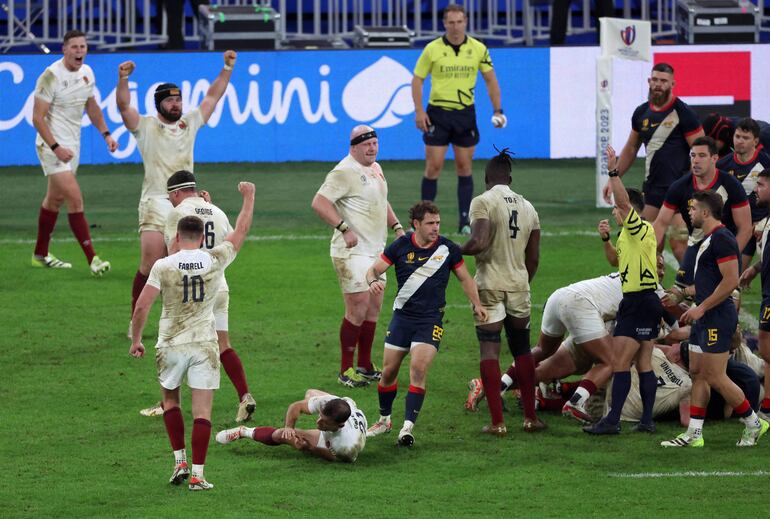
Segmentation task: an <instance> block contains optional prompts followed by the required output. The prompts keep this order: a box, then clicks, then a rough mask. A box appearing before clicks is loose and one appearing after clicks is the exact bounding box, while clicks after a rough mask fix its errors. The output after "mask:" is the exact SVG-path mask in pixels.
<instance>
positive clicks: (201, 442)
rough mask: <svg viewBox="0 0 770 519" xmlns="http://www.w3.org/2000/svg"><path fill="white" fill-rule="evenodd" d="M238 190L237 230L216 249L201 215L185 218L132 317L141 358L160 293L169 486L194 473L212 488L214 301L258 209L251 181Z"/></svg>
mask: <svg viewBox="0 0 770 519" xmlns="http://www.w3.org/2000/svg"><path fill="white" fill-rule="evenodd" d="M238 190H239V191H240V192H241V194H242V195H243V205H242V207H241V212H240V214H239V215H238V219H237V221H236V222H235V230H234V231H233V232H231V233H229V234H228V235H227V236H226V237H225V240H224V242H223V243H222V244H221V245H219V246H217V247H214V248H213V249H211V250H207V249H202V248H201V246H202V245H203V244H204V241H205V227H204V224H203V220H201V219H200V218H198V217H197V216H185V217H183V218H181V219H180V220H179V223H178V225H177V233H176V237H175V238H174V243H175V247H177V248H178V249H179V251H178V252H176V253H175V254H172V255H171V256H168V257H166V258H163V259H160V260H158V261H157V262H155V264H154V265H153V267H152V269H151V271H150V276H149V279H148V280H147V284H146V285H145V287H144V289H143V290H142V293H141V294H140V296H139V299H138V300H137V302H136V309H135V311H134V315H133V317H132V326H131V332H132V344H131V348H130V350H129V354H131V355H132V356H134V357H137V358H139V357H142V356H144V352H145V348H144V345H143V344H142V330H143V329H144V325H145V323H146V321H147V315H148V314H149V312H150V308H152V304H153V302H154V301H155V299H156V298H157V297H158V295H159V294H161V293H162V299H163V311H162V313H161V317H160V324H159V331H158V342H157V344H156V345H155V349H156V354H155V361H156V366H157V370H158V381H159V382H160V386H161V392H162V395H163V409H164V413H163V421H164V423H165V425H166V432H167V433H168V437H169V440H170V441H171V449H172V450H173V452H174V471H173V472H172V474H171V479H170V480H169V482H170V483H172V484H175V485H179V484H181V483H182V482H183V481H184V480H185V479H187V478H188V477H190V482H189V488H190V490H210V489H211V488H213V487H214V485H212V484H211V483H209V482H208V481H206V478H205V477H204V474H203V468H204V464H205V462H206V452H207V450H208V444H209V439H210V437H211V406H212V402H213V399H214V390H215V389H219V346H218V345H217V334H216V330H215V324H214V306H215V304H216V301H217V298H218V296H219V292H220V289H221V287H222V284H223V283H224V282H225V278H224V275H223V273H224V270H225V267H227V266H228V265H229V264H230V263H231V262H232V261H233V260H234V259H235V255H236V254H237V252H238V251H239V250H240V248H241V245H243V242H244V241H245V239H246V235H247V234H248V231H249V228H250V227H251V220H252V213H253V212H254V191H255V190H254V184H252V183H250V182H241V183H240V184H238ZM185 378H187V385H188V386H189V387H190V393H191V396H192V406H191V407H192V414H193V419H194V421H193V430H192V471H191V470H190V467H189V466H188V464H187V454H186V451H185V438H184V418H183V417H182V411H181V409H180V407H179V406H180V396H179V388H180V386H181V385H182V381H183V380H184V379H185Z"/></svg>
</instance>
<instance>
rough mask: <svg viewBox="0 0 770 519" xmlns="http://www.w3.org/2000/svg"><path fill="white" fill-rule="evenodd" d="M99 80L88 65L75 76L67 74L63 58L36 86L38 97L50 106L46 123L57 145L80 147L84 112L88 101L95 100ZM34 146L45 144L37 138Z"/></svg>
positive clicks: (38, 136)
mask: <svg viewBox="0 0 770 519" xmlns="http://www.w3.org/2000/svg"><path fill="white" fill-rule="evenodd" d="M95 83H96V78H95V77H94V71H93V70H91V67H89V66H88V65H86V64H85V63H84V64H83V65H81V66H80V69H78V70H77V71H75V72H72V71H70V70H67V67H65V66H64V58H62V59H60V60H59V61H56V62H55V63H52V64H51V65H50V66H49V67H47V68H46V69H45V70H44V71H43V73H42V74H40V77H39V78H37V83H36V84H35V97H37V98H38V99H40V100H41V101H45V102H47V103H51V108H50V109H49V110H48V115H46V118H45V121H46V123H47V124H48V127H49V128H50V129H51V133H52V134H53V136H54V138H55V139H56V142H58V143H59V144H60V145H62V146H65V147H70V146H78V145H79V144H80V127H81V124H82V121H83V110H84V109H85V106H86V101H88V98H89V97H93V96H94V86H95ZM35 144H36V145H38V146H40V145H43V144H45V141H43V138H42V137H41V136H40V134H37V138H36V140H35Z"/></svg>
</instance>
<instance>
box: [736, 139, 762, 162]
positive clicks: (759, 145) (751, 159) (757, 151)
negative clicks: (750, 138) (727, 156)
mask: <svg viewBox="0 0 770 519" xmlns="http://www.w3.org/2000/svg"><path fill="white" fill-rule="evenodd" d="M761 149H762V143H760V144H757V148H756V149H755V150H754V155H752V156H751V158H750V159H749V160H747V161H746V162H741V161H740V159H739V158H738V154H736V153H735V152H734V151H733V160H735V163H736V164H738V165H739V166H746V165H748V164H751V163H752V162H754V161H755V160H757V157H758V156H759V152H760V150H761Z"/></svg>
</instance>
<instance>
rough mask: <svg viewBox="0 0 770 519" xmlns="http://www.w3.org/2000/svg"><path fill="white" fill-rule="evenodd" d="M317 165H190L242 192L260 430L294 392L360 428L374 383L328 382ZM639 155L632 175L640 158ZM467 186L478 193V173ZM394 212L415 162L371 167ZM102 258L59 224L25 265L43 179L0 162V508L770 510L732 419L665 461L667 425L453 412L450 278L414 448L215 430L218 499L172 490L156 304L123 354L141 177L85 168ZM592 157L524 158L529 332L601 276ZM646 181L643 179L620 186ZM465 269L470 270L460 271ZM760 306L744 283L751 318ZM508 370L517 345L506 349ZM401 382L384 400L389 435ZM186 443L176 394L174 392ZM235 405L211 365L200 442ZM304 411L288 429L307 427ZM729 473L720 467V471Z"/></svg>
mask: <svg viewBox="0 0 770 519" xmlns="http://www.w3.org/2000/svg"><path fill="white" fill-rule="evenodd" d="M331 166H332V164H329V163H301V164H293V163H284V164H260V165H254V164H200V165H199V166H198V168H197V170H196V173H197V174H198V176H199V183H200V186H201V187H202V188H205V189H208V190H209V191H211V193H212V195H213V197H214V202H215V203H216V204H218V205H219V206H220V207H222V208H223V209H224V210H225V211H226V212H227V213H228V214H229V215H230V216H231V218H233V219H234V218H235V215H236V214H237V210H238V208H239V207H240V195H239V194H238V192H237V190H236V183H237V181H239V180H249V181H252V182H254V183H255V184H256V186H257V200H256V209H255V215H254V226H253V228H252V231H251V238H252V239H251V240H250V241H248V242H247V243H246V245H245V246H244V248H243V250H242V252H241V254H240V255H239V256H238V258H237V260H236V261H235V263H234V264H233V265H232V266H231V267H230V268H229V269H228V274H227V275H228V281H229V284H230V289H231V308H230V328H231V337H232V343H233V346H234V348H235V349H236V350H237V351H238V353H239V355H240V357H241V359H242V360H243V362H244V365H245V368H246V373H247V377H248V381H249V384H250V387H251V391H252V393H253V394H254V396H255V398H256V399H257V404H258V406H257V411H256V413H255V417H254V420H253V422H252V423H253V424H258V425H273V426H279V425H280V424H282V419H283V413H284V411H285V409H286V407H287V406H288V404H289V403H291V402H292V401H294V400H298V399H300V398H301V397H302V394H303V391H304V390H305V389H307V388H309V387H315V388H320V389H323V390H326V391H330V392H334V393H336V394H341V395H346V396H350V397H352V398H354V399H355V400H356V402H357V403H358V405H359V407H361V408H362V409H363V410H364V411H365V412H366V413H367V417H368V419H369V421H370V423H371V422H373V421H374V420H375V419H376V418H377V407H378V406H377V392H376V389H375V388H374V387H369V388H367V389H358V390H348V389H343V388H342V387H341V386H339V385H338V384H337V383H336V380H335V378H336V368H337V365H338V360H339V346H338V329H339V322H340V319H341V316H342V298H341V296H340V294H339V289H338V286H337V283H336V279H335V276H334V273H333V270H332V267H331V262H330V260H329V257H328V239H329V236H330V230H329V229H328V228H326V227H325V226H324V225H323V224H321V222H320V221H319V220H318V219H317V218H316V216H315V214H314V213H313V212H312V210H311V209H310V201H311V199H312V196H313V194H314V193H315V191H316V189H317V188H318V186H319V185H320V184H321V182H322V180H323V178H324V175H325V173H326V172H327V171H328V170H329V169H330V167H331ZM638 167H639V164H637V168H638ZM450 168H451V164H448V165H447V168H446V171H445V172H444V175H443V177H442V179H441V181H440V183H439V198H438V200H437V203H438V204H439V206H440V207H441V208H442V209H443V213H442V217H443V222H444V233H446V234H449V235H450V237H452V238H455V239H458V241H461V239H460V238H459V237H458V236H456V235H454V234H453V233H454V232H455V231H456V218H457V209H456V201H455V184H456V181H455V178H454V174H453V171H452V169H450ZM475 168H476V172H475V182H476V186H475V190H476V193H477V194H478V193H480V192H481V191H482V190H483V165H482V162H481V161H478V162H477V163H476V166H475ZM383 169H384V171H385V174H386V176H387V178H388V181H389V187H390V200H391V203H392V205H393V207H394V209H395V210H396V212H397V214H398V215H399V216H400V217H401V219H402V221H405V220H406V210H407V208H408V207H409V206H410V205H411V204H412V203H413V202H414V201H416V199H417V198H418V197H419V186H420V177H421V171H422V164H421V163H418V162H385V163H383ZM78 178H79V181H80V185H81V188H82V190H83V193H84V196H85V203H86V216H87V217H88V220H89V222H90V224H91V226H92V233H93V238H94V242H95V245H96V249H97V252H98V254H100V256H101V257H102V258H104V259H108V260H109V261H111V262H112V265H113V270H112V272H110V273H109V274H108V275H107V276H106V277H105V278H104V279H100V280H95V279H92V278H91V277H90V275H89V273H88V270H87V266H86V264H85V260H84V258H83V255H82V253H81V252H80V249H79V247H78V246H77V244H75V242H74V241H73V240H72V239H71V235H70V232H69V229H68V227H67V220H66V217H61V218H60V219H59V222H58V225H57V229H56V232H55V234H54V238H53V241H52V245H51V251H52V252H53V253H55V254H56V255H58V256H59V257H61V258H63V259H65V260H68V261H71V262H73V264H74V268H73V269H72V270H70V271H47V270H42V269H32V268H31V267H30V265H29V259H30V256H31V253H32V249H33V242H34V237H35V229H36V222H37V211H38V207H39V204H40V201H41V199H42V197H43V194H44V190H45V180H44V178H43V176H42V174H41V172H40V171H39V169H38V168H26V167H25V168H5V169H2V170H0V193H2V196H3V210H2V212H0V231H1V234H0V264H1V265H2V281H0V297H2V302H3V305H2V306H3V311H2V312H1V313H0V316H1V317H0V324H1V325H2V330H3V333H2V339H0V341H1V342H2V362H1V363H0V410H2V411H1V414H0V474H1V475H2V484H0V503H2V504H1V505H0V506H1V507H2V508H1V509H0V510H1V511H0V515H1V516H2V517H115V518H117V517H200V516H210V517H247V516H249V517H345V516H356V517H399V516H400V517H490V518H492V517H557V516H559V517H599V516H627V517H637V516H639V517H641V516H647V517H649V516H658V517H685V516H692V515H694V514H698V515H700V516H704V517H706V516H714V517H717V516H721V517H759V516H766V515H767V513H768V512H767V508H766V505H765V503H764V500H763V499H761V497H758V496H760V495H761V493H760V492H761V488H763V487H764V485H766V484H767V476H766V475H764V476H762V474H767V472H762V471H763V470H764V469H766V467H767V460H768V459H769V458H768V448H770V447H769V446H768V445H767V444H768V443H770V440H768V439H765V441H764V442H763V443H764V444H760V445H759V446H758V447H757V448H754V449H746V450H739V449H737V448H736V447H735V446H734V444H735V441H736V440H737V439H738V436H739V434H740V431H741V425H740V423H738V422H737V421H731V422H727V423H707V425H706V433H705V438H706V448H705V449H702V450H695V449H694V450H685V451H680V450H674V451H671V450H663V449H662V448H660V447H659V446H658V443H659V441H660V440H662V439H665V438H667V437H670V436H672V435H674V434H676V433H677V432H679V430H680V429H679V427H678V425H677V424H674V423H663V424H659V432H658V433H657V434H656V435H654V436H649V435H639V434H632V433H630V432H627V431H628V429H629V427H626V428H625V429H626V431H624V433H623V434H622V435H621V436H620V437H613V438H593V437H588V436H587V435H585V434H584V433H582V432H581V431H580V430H579V427H578V426H577V425H576V424H575V423H574V422H572V421H569V420H568V419H566V418H562V417H561V416H559V415H552V414H547V413H544V414H543V415H542V418H543V419H544V420H545V421H546V422H547V423H548V425H549V429H548V430H547V431H546V432H544V433H542V434H536V435H530V434H526V433H524V432H523V431H522V430H521V428H520V425H521V421H522V416H521V412H520V411H519V410H518V409H516V406H515V405H511V402H510V401H509V407H510V408H512V409H513V411H511V412H508V413H507V414H506V420H507V422H508V426H509V430H511V431H512V432H511V434H509V436H508V437H507V438H505V439H498V438H492V437H484V436H482V435H480V434H479V430H480V428H481V426H482V425H484V424H485V423H486V422H487V421H488V419H489V417H488V413H487V411H486V407H485V406H482V410H481V412H479V413H476V414H470V413H467V412H466V411H465V410H464V409H463V402H464V399H465V395H466V383H467V381H468V379H469V378H471V377H474V376H477V374H478V346H477V342H476V339H475V334H474V328H473V322H472V316H471V313H470V311H469V309H468V305H467V302H466V300H465V298H464V296H463V295H462V292H461V290H460V287H459V284H458V283H457V281H456V280H452V281H451V282H450V285H449V290H448V294H447V299H448V308H447V313H446V321H445V323H446V332H445V335H444V341H443V343H442V347H441V352H440V354H439V356H438V358H437V360H436V362H435V364H434V365H433V367H432V369H431V371H430V374H429V383H428V391H427V398H426V401H425V405H424V407H423V410H422V413H421V417H420V420H419V422H418V423H417V427H416V429H415V435H416V444H415V447H414V448H413V449H411V450H404V449H399V448H396V447H395V436H396V434H395V433H391V434H390V435H387V436H384V437H379V438H376V439H373V440H371V441H370V442H369V443H368V444H367V447H366V449H365V450H364V452H363V453H362V454H361V456H360V457H359V460H358V462H357V463H355V464H353V465H346V464H329V463H326V462H323V461H321V460H318V459H314V458H310V457H307V456H304V455H301V454H298V453H296V452H294V451H293V450H291V449H289V448H288V447H278V448H268V447H265V446H263V445H261V444H257V443H254V442H249V441H241V442H238V443H236V444H232V445H228V446H220V445H217V444H216V443H215V442H214V440H213V437H212V441H211V444H210V447H209V453H208V459H207V464H206V476H207V478H208V479H209V480H210V481H211V482H213V483H214V484H215V485H216V488H215V489H214V490H213V491H212V492H206V493H190V492H188V491H187V490H186V488H185V487H182V488H179V487H170V486H169V485H168V484H167V483H166V481H167V478H168V476H169V474H170V470H171V465H172V457H171V453H170V447H169V445H168V439H167V437H166V433H165V430H164V428H163V424H162V421H161V419H159V418H144V417H141V416H140V415H139V414H138V411H139V409H140V408H143V407H146V406H148V405H150V404H152V403H154V402H155V401H156V400H157V399H158V394H159V389H158V384H157V382H156V380H155V375H154V365H153V356H152V348H151V347H152V345H153V344H154V333H155V332H156V331H157V318H158V308H157V305H156V308H155V309H154V310H153V313H152V314H151V317H150V320H149V323H148V326H147V330H146V333H145V345H146V346H147V347H148V350H149V351H148V353H149V355H148V356H147V357H146V358H144V359H142V360H136V359H133V358H130V357H129V356H128V347H129V343H128V340H127V339H126V337H125V333H126V328H127V325H128V321H129V317H130V316H129V300H130V290H131V281H132V279H133V275H134V273H135V271H136V267H137V264H138V260H139V242H138V236H137V234H136V230H135V229H136V206H137V202H138V199H139V190H140V185H141V179H142V173H141V167H140V166H139V165H120V166H89V167H83V168H82V170H81V172H80V173H79V175H78ZM593 178H594V177H593V165H592V162H590V161H572V160H564V161H519V162H517V163H516V164H515V172H514V182H513V186H512V187H513V189H514V190H515V191H517V192H519V193H521V194H523V195H524V196H526V197H527V198H528V199H529V200H531V201H532V202H533V203H534V205H535V207H536V208H537V209H538V211H539V213H540V218H541V222H542V228H543V233H544V235H543V240H542V251H541V262H540V269H539V272H538V274H537V277H536V278H535V281H534V283H533V303H534V305H535V306H534V309H533V322H532V328H533V333H532V341H533V343H534V341H535V340H536V338H537V330H538V329H539V321H540V316H539V312H540V309H541V308H542V305H543V303H544V302H545V299H546V298H547V296H548V295H549V294H550V293H551V292H552V291H553V290H555V289H556V288H558V287H561V286H564V285H566V284H568V283H571V282H573V281H577V280H581V279H586V278H589V277H593V276H597V275H601V274H603V273H608V272H609V271H610V268H609V267H608V266H607V265H606V264H605V261H604V257H603V254H602V248H601V242H600V241H599V239H598V237H596V235H595V234H594V233H595V227H596V222H597V221H598V220H599V219H600V218H606V217H608V216H609V211H607V210H596V209H594V208H593V196H594V195H593V193H594V187H593V182H594V180H593ZM627 181H628V183H629V184H631V185H637V186H638V185H639V184H640V183H641V182H640V172H639V170H638V169H636V170H634V172H633V173H632V174H630V175H629V177H627ZM469 266H470V268H471V270H472V269H473V262H472V260H469ZM394 291H395V283H391V284H390V285H389V286H388V290H387V296H386V301H385V304H384V310H383V312H382V314H381V317H380V321H379V327H378V331H377V338H376V340H375V349H374V357H375V360H376V361H377V360H379V359H381V355H382V350H381V345H382V340H383V335H384V330H385V327H386V326H387V323H388V320H389V318H390V314H391V312H390V306H391V303H392V299H393V295H394ZM759 298H760V296H759V293H758V288H757V287H756V286H755V287H754V288H753V291H752V292H749V295H748V299H749V300H750V301H751V300H753V302H752V304H749V305H748V306H749V310H750V311H751V312H756V306H757V305H756V302H757V301H758V300H759ZM501 362H502V364H503V365H507V363H508V362H510V354H509V353H508V352H507V351H504V353H503V355H502V359H501ZM407 377H408V370H406V369H405V370H402V373H401V375H400V387H401V388H402V389H401V391H400V394H399V397H398V398H397V400H396V403H395V407H394V418H395V419H396V423H397V424H399V423H400V421H401V419H402V413H403V411H402V410H403V397H404V389H405V388H406V386H407V384H408V378H407ZM182 394H183V411H184V412H185V416H186V433H187V437H188V452H189V433H190V431H191V427H192V420H191V418H190V416H189V392H188V391H186V390H183V393H182ZM235 410H236V394H235V391H234V389H233V388H232V385H231V384H230V382H229V380H228V379H227V378H226V376H225V375H224V374H223V376H222V388H221V389H220V390H219V391H218V392H217V394H216V398H215V403H214V412H213V417H212V423H213V432H216V431H218V430H220V429H222V428H226V427H230V426H232V425H233V423H234V422H233V419H234V416H235ZM312 423H313V422H312V421H311V420H310V419H308V418H303V419H302V420H301V421H300V423H299V426H306V427H311V426H312ZM688 471H691V472H693V473H696V472H708V473H712V472H722V473H724V474H723V475H721V476H716V475H710V476H706V477H684V476H682V477H657V478H656V477H650V478H639V479H632V478H628V477H620V476H621V475H623V474H625V475H628V474H640V473H678V474H680V475H681V474H682V473H685V472H688ZM730 474H732V475H730Z"/></svg>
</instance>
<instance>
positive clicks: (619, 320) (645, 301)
mask: <svg viewBox="0 0 770 519" xmlns="http://www.w3.org/2000/svg"><path fill="white" fill-rule="evenodd" d="M665 313H666V310H665V309H664V308H663V303H661V302H660V298H659V297H658V294H656V293H655V291H654V290H652V289H650V290H642V291H641V292H630V293H627V294H623V299H622V300H621V301H620V307H619V308H618V315H617V317H616V318H615V320H616V321H615V332H614V333H613V336H615V337H631V338H632V339H636V340H637V341H650V340H652V339H655V338H657V337H658V332H659V331H660V320H661V318H662V317H663V315H664V314H665Z"/></svg>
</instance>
